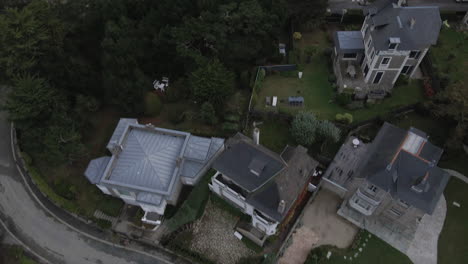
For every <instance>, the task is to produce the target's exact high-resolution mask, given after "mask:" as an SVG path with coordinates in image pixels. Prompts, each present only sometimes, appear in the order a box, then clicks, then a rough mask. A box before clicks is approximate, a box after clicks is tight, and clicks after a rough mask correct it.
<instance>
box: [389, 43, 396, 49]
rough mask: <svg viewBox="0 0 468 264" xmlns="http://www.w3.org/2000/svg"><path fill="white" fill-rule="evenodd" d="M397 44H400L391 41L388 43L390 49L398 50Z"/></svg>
mask: <svg viewBox="0 0 468 264" xmlns="http://www.w3.org/2000/svg"><path fill="white" fill-rule="evenodd" d="M397 46H398V43H390V44H389V45H388V49H389V50H396V48H397Z"/></svg>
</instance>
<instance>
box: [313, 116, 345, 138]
mask: <svg viewBox="0 0 468 264" xmlns="http://www.w3.org/2000/svg"><path fill="white" fill-rule="evenodd" d="M317 137H319V138H320V139H321V140H325V141H329V142H333V143H336V142H338V141H339V140H340V137H341V130H340V129H339V128H337V127H336V126H335V124H333V123H332V122H330V121H328V120H324V121H322V122H320V125H319V126H318V127H317Z"/></svg>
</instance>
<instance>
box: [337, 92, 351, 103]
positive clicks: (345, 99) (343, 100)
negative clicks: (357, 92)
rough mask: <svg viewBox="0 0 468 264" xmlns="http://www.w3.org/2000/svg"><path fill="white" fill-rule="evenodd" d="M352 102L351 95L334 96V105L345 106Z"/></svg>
mask: <svg viewBox="0 0 468 264" xmlns="http://www.w3.org/2000/svg"><path fill="white" fill-rule="evenodd" d="M351 101H352V95H351V94H348V93H340V94H338V95H337V96H336V103H337V104H339V105H341V106H346V105H348V104H349V103H351Z"/></svg>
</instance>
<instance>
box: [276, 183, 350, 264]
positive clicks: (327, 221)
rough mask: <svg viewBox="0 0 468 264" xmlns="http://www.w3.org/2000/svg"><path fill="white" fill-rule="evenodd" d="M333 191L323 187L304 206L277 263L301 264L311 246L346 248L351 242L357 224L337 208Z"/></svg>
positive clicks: (338, 200)
mask: <svg viewBox="0 0 468 264" xmlns="http://www.w3.org/2000/svg"><path fill="white" fill-rule="evenodd" d="M341 202H342V201H341V198H339V197H338V196H337V195H336V194H334V193H332V192H330V191H328V190H325V189H322V190H320V191H319V193H318V194H317V196H316V197H315V199H314V200H313V201H312V202H311V203H309V204H307V206H306V207H305V208H304V214H303V215H302V217H301V219H299V220H298V221H300V223H299V225H298V228H297V229H296V230H295V231H294V233H293V235H292V238H291V239H292V243H291V245H289V247H288V248H287V249H286V250H285V253H284V255H283V256H282V257H281V258H280V260H279V263H280V264H302V263H304V261H305V260H306V258H307V254H308V253H309V251H310V250H311V249H312V248H315V247H318V246H321V245H333V246H337V247H339V248H346V247H348V246H350V245H351V243H352V242H353V239H354V237H355V235H356V234H357V232H358V227H356V226H354V225H353V224H351V223H350V222H348V221H346V220H345V219H344V218H342V217H341V216H339V215H338V214H337V213H336V211H337V208H338V207H339V206H340V204H341Z"/></svg>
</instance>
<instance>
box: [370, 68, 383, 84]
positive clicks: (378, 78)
mask: <svg viewBox="0 0 468 264" xmlns="http://www.w3.org/2000/svg"><path fill="white" fill-rule="evenodd" d="M383 74H384V72H381V71H380V72H377V74H376V75H375V77H374V81H373V82H372V83H373V84H378V83H380V80H381V79H382V76H383Z"/></svg>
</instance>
